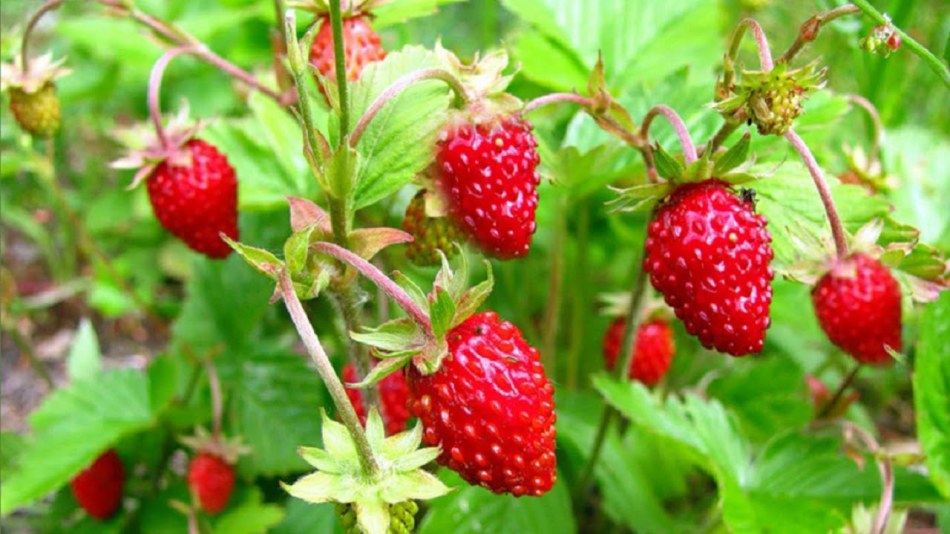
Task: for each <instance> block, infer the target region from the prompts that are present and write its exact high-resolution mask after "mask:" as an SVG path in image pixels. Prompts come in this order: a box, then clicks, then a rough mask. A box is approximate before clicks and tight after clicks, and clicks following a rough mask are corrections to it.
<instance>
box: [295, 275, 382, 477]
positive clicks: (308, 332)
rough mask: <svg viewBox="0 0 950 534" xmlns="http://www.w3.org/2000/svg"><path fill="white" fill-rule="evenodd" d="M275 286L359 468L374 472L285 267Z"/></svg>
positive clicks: (369, 453)
mask: <svg viewBox="0 0 950 534" xmlns="http://www.w3.org/2000/svg"><path fill="white" fill-rule="evenodd" d="M279 287H280V293H281V296H282V297H283V299H284V305H285V306H286V307H287V312H288V313H289V314H290V319H291V320H292V321H293V323H294V326H295V327H296V328H297V333H298V334H300V339H301V340H302V341H303V343H304V346H305V347H306V348H307V352H308V353H309V354H310V358H311V359H312V360H313V362H314V363H315V364H316V366H317V373H319V374H320V378H322V379H323V382H324V384H326V386H327V390H328V391H329V392H330V396H331V397H332V398H333V403H334V404H335V405H336V409H337V413H338V414H340V419H342V420H343V424H344V425H345V426H346V428H347V430H349V432H350V436H351V437H352V438H353V442H354V443H356V450H357V452H358V453H359V454H358V456H359V459H360V465H361V466H362V467H363V472H364V473H366V474H368V475H370V476H375V475H376V474H377V473H378V472H379V464H378V463H377V462H376V457H375V456H374V455H373V450H372V448H370V446H369V441H367V439H366V433H365V432H364V431H363V427H362V426H361V425H360V419H359V417H358V416H357V415H356V410H354V409H353V404H351V403H350V399H349V397H347V396H346V390H344V389H343V383H342V382H340V378H339V377H338V376H337V375H336V372H335V371H334V370H333V365H331V364H330V359H329V358H328V357H327V353H326V352H325V351H324V350H323V346H322V345H321V344H320V338H319V337H317V333H316V332H315V331H314V330H313V325H312V324H310V319H309V318H308V317H307V312H306V311H304V309H303V305H302V304H301V303H300V299H299V298H297V293H296V292H295V291H294V284H293V282H292V281H291V279H290V274H289V273H288V272H287V271H286V270H284V271H281V273H280V280H279Z"/></svg>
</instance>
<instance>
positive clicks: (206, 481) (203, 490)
mask: <svg viewBox="0 0 950 534" xmlns="http://www.w3.org/2000/svg"><path fill="white" fill-rule="evenodd" d="M188 487H189V488H190V489H191V492H192V494H193V495H194V496H195V497H196V498H197V499H198V504H199V505H201V509H202V510H204V511H205V512H207V513H209V514H216V513H218V512H220V511H221V510H224V508H225V507H226V506H227V505H228V499H230V498H231V492H232V491H234V467H233V466H232V465H231V464H229V463H228V462H226V461H225V460H224V459H223V458H221V457H219V456H216V455H214V454H210V453H207V452H200V453H198V454H197V455H196V456H195V457H194V458H192V460H191V463H190V464H189V465H188Z"/></svg>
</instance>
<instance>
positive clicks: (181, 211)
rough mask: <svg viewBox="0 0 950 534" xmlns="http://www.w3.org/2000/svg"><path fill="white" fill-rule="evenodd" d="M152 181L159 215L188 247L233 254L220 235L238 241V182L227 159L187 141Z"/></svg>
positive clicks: (211, 148)
mask: <svg viewBox="0 0 950 534" xmlns="http://www.w3.org/2000/svg"><path fill="white" fill-rule="evenodd" d="M182 150H183V151H184V153H183V154H182V156H186V157H182V158H180V159H179V158H177V157H171V158H169V159H166V160H165V161H163V162H162V163H161V164H159V165H158V167H156V169H155V171H154V172H153V173H152V174H151V176H149V178H148V195H149V199H150V200H151V202H152V209H153V210H154V211H155V216H156V217H157V218H158V221H159V222H160V223H162V226H164V227H165V228H166V229H167V230H168V231H169V232H171V233H172V234H174V235H175V236H176V237H178V238H179V239H181V240H182V241H184V242H185V244H186V245H188V247H189V248H191V249H192V250H195V251H197V252H200V253H202V254H204V255H206V256H208V257H210V258H224V257H226V256H227V255H228V254H230V253H231V247H229V246H228V244H227V243H225V242H224V241H223V240H222V239H221V237H220V236H219V234H220V233H222V232H223V233H224V234H225V235H227V236H228V237H230V238H231V239H234V240H237V239H238V212H237V199H238V197H237V196H238V188H237V187H238V184H237V178H236V177H235V175H234V169H233V168H232V167H231V165H230V164H229V163H228V160H227V158H226V157H225V156H224V155H223V154H221V153H220V152H218V150H217V149H216V148H215V147H214V146H213V145H211V144H208V143H206V142H204V141H201V140H198V139H192V140H191V141H188V142H187V143H186V144H185V145H184V146H183V147H182Z"/></svg>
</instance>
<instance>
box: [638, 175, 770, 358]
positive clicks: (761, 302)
mask: <svg viewBox="0 0 950 534" xmlns="http://www.w3.org/2000/svg"><path fill="white" fill-rule="evenodd" d="M765 225H766V221H765V217H763V216H761V215H757V214H756V213H755V210H754V207H753V204H752V202H751V201H748V200H743V199H740V198H739V197H738V196H736V194H734V193H733V192H732V191H730V190H729V189H728V187H727V185H726V184H725V183H723V182H719V181H716V180H707V181H705V182H700V183H692V184H685V185H681V186H679V187H678V188H677V189H676V190H675V191H673V193H672V194H671V195H670V197H669V198H668V199H667V200H666V201H664V202H663V203H662V204H661V205H660V206H659V208H658V210H657V211H656V214H655V215H654V218H653V220H652V221H651V222H650V225H649V227H648V230H647V232H648V233H647V241H646V259H645V261H644V269H645V270H646V271H647V272H648V273H649V274H650V281H651V282H652V284H653V287H655V288H656V290H657V291H659V292H660V293H662V294H663V298H664V300H665V301H666V303H667V304H668V305H669V306H670V307H671V308H673V311H674V312H676V316H677V317H678V318H679V319H680V320H681V321H683V324H684V326H685V327H686V331H687V332H689V333H690V334H691V335H694V336H696V337H697V338H698V339H699V342H700V343H702V345H703V346H704V347H706V348H708V349H715V350H718V351H720V352H726V353H729V354H732V355H734V356H741V355H744V354H750V353H757V352H759V351H761V350H762V346H763V344H764V341H765V331H766V329H768V327H769V306H770V304H771V302H772V287H771V281H772V277H773V272H772V268H771V267H770V266H769V263H770V262H771V261H772V256H773V253H772V247H771V244H770V243H771V241H772V237H771V235H769V232H768V230H767V229H766V227H765Z"/></svg>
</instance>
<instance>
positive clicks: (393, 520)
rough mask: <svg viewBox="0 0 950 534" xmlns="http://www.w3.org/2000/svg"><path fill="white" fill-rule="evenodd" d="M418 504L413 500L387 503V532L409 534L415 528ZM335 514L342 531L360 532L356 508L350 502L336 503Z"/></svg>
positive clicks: (358, 533)
mask: <svg viewBox="0 0 950 534" xmlns="http://www.w3.org/2000/svg"><path fill="white" fill-rule="evenodd" d="M418 512H419V505H418V504H416V502H415V501H404V502H400V503H396V504H391V505H389V530H388V531H387V534H410V533H411V532H412V531H413V529H415V528H416V513H418ZM336 515H337V517H339V518H340V524H341V525H342V526H343V532H345V533H346V534H362V530H360V527H359V525H358V524H357V517H356V508H354V507H353V505H352V504H342V503H340V504H337V505H336Z"/></svg>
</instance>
